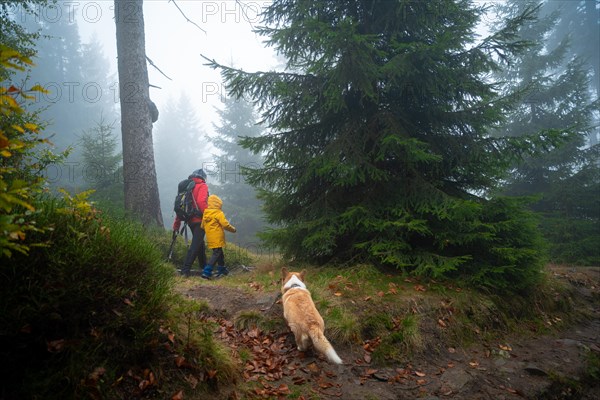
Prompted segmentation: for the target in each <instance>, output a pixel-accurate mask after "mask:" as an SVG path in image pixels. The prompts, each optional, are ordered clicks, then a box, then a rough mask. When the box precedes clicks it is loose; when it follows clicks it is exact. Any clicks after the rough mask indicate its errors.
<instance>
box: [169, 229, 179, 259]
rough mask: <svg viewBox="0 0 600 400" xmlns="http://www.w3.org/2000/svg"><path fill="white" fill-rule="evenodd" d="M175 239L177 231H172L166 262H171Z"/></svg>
mask: <svg viewBox="0 0 600 400" xmlns="http://www.w3.org/2000/svg"><path fill="white" fill-rule="evenodd" d="M176 239H177V231H173V238H172V239H171V246H170V247H169V254H168V255H167V261H171V257H173V249H174V248H175V240H176Z"/></svg>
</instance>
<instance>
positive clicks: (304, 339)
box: [281, 267, 342, 364]
mask: <svg viewBox="0 0 600 400" xmlns="http://www.w3.org/2000/svg"><path fill="white" fill-rule="evenodd" d="M305 274H306V271H305V270H303V271H302V272H290V271H288V270H287V268H285V267H284V268H282V269H281V276H282V286H281V294H282V298H281V302H282V304H283V317H284V318H285V320H286V322H287V324H288V326H289V327H290V330H291V331H292V333H293V334H294V338H295V340H296V346H297V347H298V350H299V351H306V350H307V349H308V346H309V345H310V342H312V344H313V347H314V348H315V349H316V350H317V351H318V352H319V353H321V354H323V355H324V356H325V357H326V358H327V360H329V362H332V363H335V364H342V360H341V359H340V357H339V356H338V355H337V353H336V352H335V350H334V349H333V347H332V346H331V343H329V340H327V338H326V337H325V335H324V333H323V331H324V330H325V323H324V322H323V318H322V317H321V314H319V311H317V308H316V307H315V303H314V302H313V300H312V297H311V296H310V292H309V291H308V289H306V285H305V284H304V275H305Z"/></svg>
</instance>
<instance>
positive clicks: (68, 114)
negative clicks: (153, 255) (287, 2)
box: [12, 0, 600, 241]
mask: <svg viewBox="0 0 600 400" xmlns="http://www.w3.org/2000/svg"><path fill="white" fill-rule="evenodd" d="M567 3H568V2H557V1H551V2H547V3H546V8H545V9H544V10H545V11H544V14H543V15H548V14H549V13H550V12H552V11H555V10H561V8H562V7H563V6H564V5H565V4H567ZM268 4H269V2H261V1H243V2H241V1H183V0H180V1H177V2H173V1H166V0H152V1H150V0H147V1H145V2H144V20H145V33H146V54H147V56H148V58H149V60H150V61H149V62H151V64H152V65H149V66H148V72H149V80H150V84H151V85H152V86H151V88H150V96H151V99H152V101H153V102H154V103H155V104H156V106H157V108H158V111H159V118H158V121H157V122H156V123H155V124H154V129H153V135H154V144H155V155H156V169H157V176H158V185H159V191H160V196H161V208H162V212H163V220H164V222H165V226H166V228H167V229H168V228H169V226H170V224H171V222H172V220H173V217H174V214H173V212H172V210H171V207H172V200H173V197H174V195H175V191H176V187H177V183H178V182H179V181H180V180H182V179H184V178H186V177H187V175H188V174H189V173H191V172H192V170H194V169H197V168H205V169H206V171H207V173H208V174H209V185H211V193H215V194H218V195H220V196H222V197H225V198H226V197H227V193H225V192H224V191H225V190H226V189H225V188H228V189H227V190H232V189H231V188H232V186H227V184H231V183H233V184H234V186H233V187H238V188H239V187H244V190H245V191H251V190H252V189H250V188H249V187H246V186H244V185H245V183H244V180H243V177H241V175H240V174H239V167H240V166H241V165H240V163H241V162H242V160H245V161H244V162H252V163H255V162H258V161H257V160H256V159H252V160H250V159H246V158H245V157H243V156H242V155H240V154H241V153H237V155H236V157H237V158H236V159H235V160H232V159H231V158H229V159H226V158H219V156H221V155H222V150H223V149H219V148H218V147H217V146H215V145H214V143H213V142H212V141H210V140H209V138H215V137H217V136H218V135H220V133H219V131H220V130H222V131H227V129H220V128H224V126H223V125H224V124H225V125H226V124H227V123H228V122H231V121H226V120H224V119H223V117H224V116H226V115H228V114H227V112H228V111H230V112H231V111H232V108H233V107H238V106H240V105H235V104H233V103H231V102H230V103H228V99H227V93H226V92H225V90H224V88H223V84H222V81H221V77H220V75H219V72H218V71H215V70H212V69H210V68H208V67H207V66H206V65H204V64H205V62H206V60H204V59H203V58H202V56H201V55H204V56H206V57H208V58H210V59H215V60H216V61H218V62H219V63H221V64H226V65H233V66H235V67H236V68H240V69H243V70H246V71H261V70H262V71H266V70H272V69H275V68H280V67H281V65H282V63H283V61H282V60H280V59H278V58H277V57H276V55H275V53H274V51H273V50H272V49H269V48H265V46H264V43H263V40H265V38H261V37H259V36H258V35H256V34H255V33H253V32H252V30H253V28H254V27H255V26H256V25H257V24H259V22H260V21H259V14H260V13H261V11H262V10H264V9H265V8H266V7H267V6H268ZM480 4H485V3H480ZM497 4H499V2H493V3H490V5H497ZM579 4H580V5H581V7H584V6H586V7H589V6H590V4H591V5H592V7H595V8H596V10H597V7H598V4H597V2H589V1H588V2H579ZM36 11H37V16H36V17H34V16H32V15H30V14H27V13H25V12H24V11H23V10H22V9H21V8H20V7H19V6H14V8H13V12H12V16H13V18H14V19H15V20H17V21H20V22H21V23H23V25H26V26H29V27H30V29H32V30H34V29H36V28H39V27H42V29H43V32H42V33H43V34H45V35H48V37H44V38H42V39H40V41H39V43H38V49H39V57H38V58H37V59H36V60H34V61H35V62H36V63H37V64H38V65H37V67H36V68H35V69H34V71H33V72H32V74H31V76H30V77H29V80H30V81H33V82H35V83H39V84H41V85H42V86H44V87H46V88H48V90H49V94H43V95H41V96H40V97H39V98H38V99H37V104H36V105H37V106H38V107H39V108H40V109H45V111H44V116H45V117H46V118H47V120H48V121H50V126H49V127H48V129H47V132H48V135H49V136H50V137H51V141H52V142H53V143H54V144H55V145H56V148H55V150H56V151H59V152H60V151H62V150H64V149H65V148H67V147H68V146H73V147H74V150H73V151H72V153H71V155H70V156H69V158H68V159H67V162H66V163H65V164H63V165H56V166H52V168H49V169H48V170H47V171H46V174H47V178H49V179H48V180H49V182H50V183H51V184H53V185H55V186H56V187H59V186H60V187H66V188H68V189H72V190H82V189H86V188H88V187H90V186H92V187H93V186H94V184H95V183H97V182H98V181H99V179H97V178H98V176H97V175H98V174H99V173H104V174H105V173H106V170H105V169H103V170H102V171H100V172H98V170H97V169H90V168H89V165H88V166H86V165H85V164H84V163H83V162H82V160H81V157H82V155H81V153H82V151H81V148H80V147H81V142H80V140H79V138H80V137H81V135H82V134H83V133H84V132H89V131H90V130H93V129H94V127H97V126H98V125H99V124H100V123H102V124H107V125H109V126H110V127H111V128H112V132H113V134H114V135H115V136H116V137H117V139H119V140H117V146H116V148H115V149H114V151H117V152H118V151H119V143H120V127H119V104H118V91H117V89H118V83H117V56H116V34H115V24H114V15H113V14H114V10H113V1H76V2H73V1H58V2H57V3H56V4H55V5H52V6H45V7H38V8H37V10H36ZM570 12H571V14H569V13H567V12H565V13H564V15H562V17H561V18H560V19H559V20H558V24H559V25H558V28H557V29H556V34H554V36H550V37H549V38H548V49H552V47H553V46H558V44H557V43H559V42H560V41H561V40H562V38H563V37H566V36H567V35H569V34H570V33H572V32H577V29H578V27H577V24H578V20H577V18H578V16H577V15H573V14H572V11H570ZM500 22H501V20H500V17H499V16H498V14H496V13H495V12H494V11H493V9H490V13H489V14H488V15H486V16H485V18H483V20H482V23H481V33H482V34H484V33H485V32H486V31H487V30H488V29H492V30H493V29H495V28H496V27H497V26H498V24H499V23H500ZM572 41H573V45H572V49H573V50H572V52H571V53H572V54H574V55H576V56H579V57H581V59H582V60H584V61H585V62H586V63H587V64H585V65H587V68H588V70H589V74H590V77H591V78H590V79H591V81H590V85H589V92H590V94H591V97H595V96H597V93H598V90H599V89H598V88H599V86H600V85H599V84H598V75H599V74H598V52H597V49H598V46H596V47H595V49H596V50H595V51H594V50H589V49H590V48H592V49H594V47H593V46H592V47H586V46H585V44H586V43H587V44H589V43H596V44H598V32H597V30H596V31H594V30H593V29H591V30H588V36H586V37H585V38H581V37H577V36H575V37H572ZM543 51H547V49H546V50H543ZM571 53H568V54H571ZM569 57H572V56H571V55H569ZM565 68H566V67H565V64H561V66H560V67H558V68H557V69H556V70H555V71H551V72H549V73H548V76H551V75H555V76H558V75H560V73H562V72H564V71H565ZM594 68H596V70H595V72H594ZM243 106H244V105H241V106H240V107H243ZM228 107H229V109H228ZM596 116H597V113H596ZM250 120H252V118H250V117H249V119H247V121H246V122H248V121H250ZM252 121H254V120H252ZM260 129H264V127H263V128H260V127H259V130H258V131H253V133H248V132H241V131H240V133H241V134H260ZM509 134H510V133H509ZM227 140H228V141H229V142H232V141H234V140H235V134H234V135H233V136H231V137H228V138H227ZM597 140H598V130H597V129H596V130H594V131H593V132H591V133H590V135H589V141H588V144H594V143H597ZM236 160H237V161H236ZM110 173H111V174H113V179H112V181H113V183H118V181H119V176H118V169H115V170H114V171H111V172H110ZM103 178H105V177H103ZM104 180H105V179H104ZM236 185H237V186H236ZM113 189H114V188H113ZM117 192H118V190H116V191H113V192H109V191H107V192H106V193H101V194H102V195H103V196H104V197H102V196H100V198H103V199H104V200H108V201H118V199H119V198H118V195H117ZM237 207H243V205H237ZM252 207H255V208H253V210H256V213H258V212H259V211H258V209H259V205H258V204H257V205H253V206H252ZM224 209H225V211H226V212H227V211H228V210H227V202H226V203H225V205H224ZM229 211H231V214H238V213H239V212H240V210H239V209H235V208H232V209H230V210H229ZM238 221H239V219H238ZM254 222H256V221H254ZM234 224H235V221H234ZM258 225H260V224H258ZM258 225H257V224H254V223H253V224H252V226H253V228H252V229H258V228H257V226H258ZM261 226H262V225H261ZM253 234H254V232H252V233H251V234H250V236H253ZM243 240H245V241H250V240H253V239H251V238H249V237H244V239H243Z"/></svg>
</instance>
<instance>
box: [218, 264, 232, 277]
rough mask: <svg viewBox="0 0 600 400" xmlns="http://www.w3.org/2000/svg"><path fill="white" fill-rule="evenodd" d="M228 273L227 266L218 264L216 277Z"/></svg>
mask: <svg viewBox="0 0 600 400" xmlns="http://www.w3.org/2000/svg"><path fill="white" fill-rule="evenodd" d="M226 275H229V271H228V270H227V268H226V267H225V266H220V267H219V268H218V269H217V278H220V277H222V276H226Z"/></svg>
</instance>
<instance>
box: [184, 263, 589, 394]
mask: <svg viewBox="0 0 600 400" xmlns="http://www.w3.org/2000/svg"><path fill="white" fill-rule="evenodd" d="M551 271H552V273H553V274H554V276H555V277H556V278H557V279H559V280H562V281H565V282H568V283H569V284H570V285H572V286H573V287H574V289H575V292H576V293H577V298H578V299H579V300H580V301H581V304H582V306H583V307H586V308H587V310H586V311H587V313H588V315H589V316H590V318H589V319H588V320H586V321H584V322H582V323H580V324H578V325H576V326H571V327H567V328H565V329H562V330H561V331H560V332H557V333H555V334H552V335H540V336H536V337H531V336H530V337H520V336H513V337H509V338H506V343H499V344H494V345H490V344H489V343H475V344H473V345H471V346H469V347H465V348H447V349H442V350H439V351H436V352H434V351H429V352H427V351H426V352H422V353H419V354H416V355H414V356H412V357H411V358H410V360H407V362H406V363H405V364H403V365H396V366H393V367H386V368H376V367H374V366H373V365H372V364H371V362H370V352H369V351H368V350H369V346H370V345H372V343H363V345H362V346H360V345H357V346H353V347H342V346H336V350H337V352H338V354H339V355H340V357H341V358H342V359H343V360H344V364H343V365H339V366H338V365H332V364H329V363H327V362H326V361H325V360H324V359H323V358H321V357H319V356H315V354H314V353H312V352H310V351H309V352H307V353H299V352H298V351H297V350H296V349H295V346H294V344H293V338H292V335H291V334H290V333H288V332H281V333H274V332H270V333H269V332H262V331H260V330H258V329H250V330H238V329H236V328H235V327H234V323H233V319H234V317H235V316H236V315H237V314H238V313H239V312H240V311H252V310H254V311H260V312H262V313H264V314H265V315H268V316H271V317H273V318H281V321H282V323H283V317H282V308H281V305H280V304H279V303H278V302H275V300H276V298H277V293H276V292H273V293H266V292H263V291H258V290H257V291H256V292H255V293H248V292H247V291H244V290H241V289H237V288H231V287H227V286H221V285H218V283H217V284H216V285H215V284H214V283H210V284H209V283H205V282H203V281H201V280H197V281H196V280H194V283H193V284H192V286H191V287H189V286H188V287H186V288H179V292H181V293H182V294H184V295H186V296H187V297H189V298H193V299H204V300H206V301H207V302H208V304H209V305H210V307H211V315H212V317H211V318H213V319H214V320H215V321H216V322H218V323H219V326H220V328H219V332H218V335H219V336H220V338H221V340H223V341H224V342H225V343H227V344H229V345H230V346H232V347H236V348H240V347H245V348H248V349H252V353H253V355H252V359H251V360H250V361H248V362H247V363H246V367H245V370H244V373H243V374H244V377H243V379H244V380H247V381H256V382H258V384H257V385H256V389H254V391H253V392H252V397H251V398H278V397H279V396H281V397H279V398H298V399H308V398H319V399H329V398H339V399H343V400H375V399H378V400H392V399H415V398H420V399H427V400H437V399H464V400H473V399H482V400H483V399H486V400H487V399H497V400H502V399H506V400H509V399H524V398H525V399H538V400H542V399H553V400H558V399H583V400H592V399H598V398H599V397H598V396H599V393H600V384H598V383H590V382H589V381H586V382H584V383H582V380H584V377H585V375H586V374H589V372H590V370H589V366H588V365H589V364H588V359H589V355H590V354H595V357H596V359H598V358H600V304H599V301H598V299H600V269H599V268H575V269H573V268H564V267H551ZM548 323H549V324H552V323H553V321H552V317H548ZM554 323H560V321H554ZM326 324H327V322H326ZM598 373H600V371H596V374H598ZM287 396H289V397H287ZM309 396H311V397H309ZM215 398H218V399H241V398H247V397H243V396H242V395H241V394H240V393H237V392H236V389H235V388H233V389H227V388H221V390H220V392H219V393H218V394H217V397H215Z"/></svg>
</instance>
